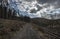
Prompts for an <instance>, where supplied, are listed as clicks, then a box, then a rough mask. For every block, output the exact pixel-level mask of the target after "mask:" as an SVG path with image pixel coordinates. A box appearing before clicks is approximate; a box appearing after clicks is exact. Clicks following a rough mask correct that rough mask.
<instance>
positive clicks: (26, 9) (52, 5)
mask: <svg viewBox="0 0 60 39" xmlns="http://www.w3.org/2000/svg"><path fill="white" fill-rule="evenodd" d="M8 3H9V7H10V8H12V9H13V8H14V9H15V10H16V11H17V12H19V14H18V16H20V14H21V15H23V16H29V17H30V18H37V17H39V18H42V17H43V18H47V19H52V17H54V19H55V18H56V19H58V18H59V16H58V14H60V0H8ZM51 16H52V17H51Z"/></svg>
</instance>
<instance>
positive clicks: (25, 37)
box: [12, 23, 42, 39]
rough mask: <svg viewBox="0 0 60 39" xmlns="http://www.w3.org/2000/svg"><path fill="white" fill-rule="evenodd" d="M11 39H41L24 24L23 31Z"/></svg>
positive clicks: (29, 25) (29, 26) (30, 27)
mask: <svg viewBox="0 0 60 39" xmlns="http://www.w3.org/2000/svg"><path fill="white" fill-rule="evenodd" d="M12 39H42V38H41V37H40V36H39V35H38V34H37V32H36V31H35V30H33V29H32V25H31V24H28V23H27V24H25V26H24V28H23V30H22V31H21V32H18V33H17V34H16V36H14V37H13V38H12Z"/></svg>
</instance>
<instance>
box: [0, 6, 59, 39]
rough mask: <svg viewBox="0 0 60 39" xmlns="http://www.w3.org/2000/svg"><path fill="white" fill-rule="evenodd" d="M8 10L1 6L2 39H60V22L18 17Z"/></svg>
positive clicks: (0, 31) (0, 38)
mask: <svg viewBox="0 0 60 39" xmlns="http://www.w3.org/2000/svg"><path fill="white" fill-rule="evenodd" d="M6 9H7V7H2V6H0V39H60V20H48V19H44V18H36V19H30V18H29V17H26V16H25V17H22V16H21V17H16V16H15V11H14V12H13V14H12V12H11V10H10V9H9V10H8V12H7V11H6ZM11 14H12V15H11Z"/></svg>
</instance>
